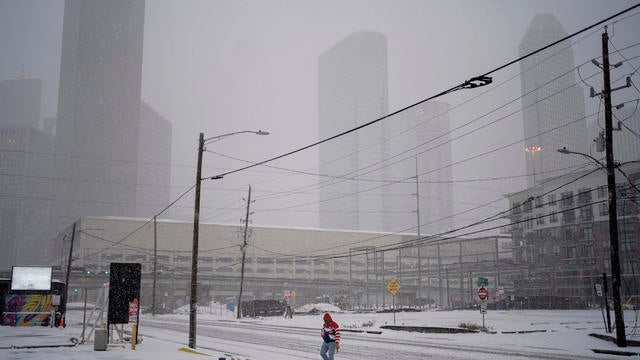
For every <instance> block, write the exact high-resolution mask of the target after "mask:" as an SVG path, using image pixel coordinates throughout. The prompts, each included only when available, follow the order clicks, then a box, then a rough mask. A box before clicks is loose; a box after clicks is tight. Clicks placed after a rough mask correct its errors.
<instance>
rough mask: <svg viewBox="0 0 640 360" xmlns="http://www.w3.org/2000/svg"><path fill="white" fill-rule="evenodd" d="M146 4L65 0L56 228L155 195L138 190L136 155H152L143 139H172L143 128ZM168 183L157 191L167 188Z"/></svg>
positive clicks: (129, 208) (124, 209)
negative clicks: (147, 132) (142, 102)
mask: <svg viewBox="0 0 640 360" xmlns="http://www.w3.org/2000/svg"><path fill="white" fill-rule="evenodd" d="M144 8H145V3H144V0H125V1H82V0H67V1H66V2H65V9H64V26H63V38H62V59H61V67H60V90H59V100H58V118H57V126H56V152H57V155H58V156H57V157H58V160H59V161H58V163H57V165H56V171H57V172H58V176H57V177H58V178H63V179H65V180H61V181H58V182H57V186H56V198H57V199H59V201H57V204H58V205H59V206H58V208H57V209H56V211H55V214H54V223H55V224H56V225H57V226H58V228H57V229H56V230H57V231H62V230H63V229H64V228H66V227H68V226H69V225H71V223H72V222H73V221H75V220H76V219H77V218H78V217H80V216H116V215H117V216H135V215H136V206H137V204H136V201H137V200H139V199H149V198H152V196H150V195H149V194H148V193H147V194H144V195H142V196H139V194H138V192H139V190H140V189H141V188H140V186H139V181H140V180H141V179H144V176H141V174H140V171H144V168H140V167H139V162H140V160H141V159H142V160H145V161H147V162H151V161H152V160H153V159H152V158H150V156H148V155H149V154H150V153H151V154H153V149H149V148H146V149H141V148H140V147H141V146H150V145H151V146H153V145H155V146H157V147H159V148H160V149H166V148H167V147H168V148H169V149H170V144H165V143H160V141H162V140H165V139H166V136H163V137H162V140H160V139H158V140H159V141H158V142H156V143H153V142H152V141H148V136H149V135H148V134H142V133H141V132H143V131H145V130H144V129H143V130H141V129H142V127H141V119H140V116H141V107H142V104H141V98H140V92H141V76H142V50H143V31H144ZM145 109H146V108H145ZM146 114H151V113H150V112H148V111H147V112H146ZM152 118H156V119H157V116H154V115H153V114H152ZM147 119H149V117H147ZM165 121H166V120H165ZM147 130H149V131H156V130H158V129H157V128H151V129H147ZM169 134H170V129H169ZM169 138H170V137H169ZM141 139H142V140H143V141H141ZM145 139H146V140H145ZM141 143H144V144H142V145H141ZM162 153H164V152H162V151H159V152H156V154H158V155H160V154H162ZM141 154H142V155H141ZM162 161H166V163H167V165H168V162H169V159H159V160H156V162H162ZM166 171H167V172H168V171H169V168H168V166H167V167H166ZM168 185H169V184H168V183H167V184H166V187H164V188H162V187H160V188H157V191H160V192H167V193H168V191H169V189H168ZM162 200H164V198H161V199H159V200H158V202H161V201H162ZM158 205H159V204H158ZM156 208H161V206H156ZM148 216H153V214H152V213H151V214H148Z"/></svg>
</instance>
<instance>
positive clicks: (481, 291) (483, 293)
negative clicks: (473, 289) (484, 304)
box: [478, 286, 487, 300]
mask: <svg viewBox="0 0 640 360" xmlns="http://www.w3.org/2000/svg"><path fill="white" fill-rule="evenodd" d="M478 297H479V298H480V300H486V299H487V289H485V288H484V286H482V287H481V288H480V289H478Z"/></svg>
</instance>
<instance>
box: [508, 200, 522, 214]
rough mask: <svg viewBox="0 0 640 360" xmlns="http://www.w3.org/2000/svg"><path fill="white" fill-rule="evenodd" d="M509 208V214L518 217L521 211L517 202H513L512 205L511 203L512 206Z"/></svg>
mask: <svg viewBox="0 0 640 360" xmlns="http://www.w3.org/2000/svg"><path fill="white" fill-rule="evenodd" d="M511 208H512V209H511V213H512V214H513V215H520V212H521V211H522V210H521V209H520V203H519V202H514V203H513V206H512V207H511Z"/></svg>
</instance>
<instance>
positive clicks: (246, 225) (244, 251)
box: [237, 185, 251, 319]
mask: <svg viewBox="0 0 640 360" xmlns="http://www.w3.org/2000/svg"><path fill="white" fill-rule="evenodd" d="M250 206H251V185H249V195H248V196H247V213H246V215H245V217H244V232H243V238H244V239H243V241H242V265H241V267H240V294H238V315H237V318H238V319H240V318H241V317H242V306H241V305H242V287H243V285H244V261H245V258H246V255H247V231H248V230H249V207H250Z"/></svg>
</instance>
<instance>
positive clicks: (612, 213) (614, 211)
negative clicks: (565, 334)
mask: <svg viewBox="0 0 640 360" xmlns="http://www.w3.org/2000/svg"><path fill="white" fill-rule="evenodd" d="M610 122H611V119H609V123H610ZM606 142H607V146H606V150H607V163H606V165H605V164H603V163H602V161H600V160H598V159H596V158H595V157H593V156H591V155H588V154H583V153H581V152H576V151H570V150H567V148H562V149H558V152H560V153H563V154H576V155H581V156H584V157H587V158H589V159H591V160H592V161H594V162H595V163H596V164H598V166H600V167H601V168H602V169H604V170H606V171H607V187H608V189H609V242H610V244H611V245H610V247H611V280H612V281H611V282H612V284H611V291H612V294H611V295H612V296H613V312H614V314H615V322H616V344H617V345H618V346H620V347H626V346H627V339H626V335H625V328H624V313H623V312H622V302H621V301H620V284H621V279H620V255H619V246H618V208H617V195H616V177H615V172H614V164H613V155H611V156H608V154H609V152H612V146H611V145H610V144H611V133H610V132H609V136H608V137H607V138H606Z"/></svg>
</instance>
